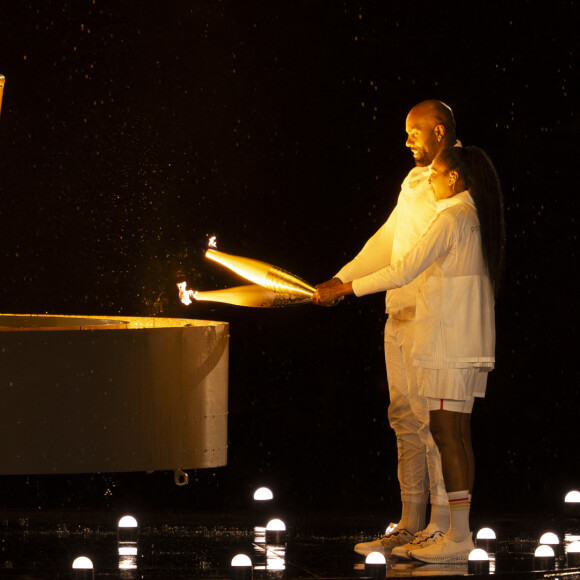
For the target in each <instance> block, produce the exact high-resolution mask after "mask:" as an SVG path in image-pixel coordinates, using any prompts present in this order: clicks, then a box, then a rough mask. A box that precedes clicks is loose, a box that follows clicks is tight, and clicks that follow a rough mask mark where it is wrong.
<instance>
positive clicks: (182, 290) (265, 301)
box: [177, 238, 315, 308]
mask: <svg viewBox="0 0 580 580" xmlns="http://www.w3.org/2000/svg"><path fill="white" fill-rule="evenodd" d="M210 244H211V245H213V244H215V241H214V239H213V238H212V240H210ZM205 256H206V258H209V259H210V260H213V261H214V262H217V263H218V264H221V265H222V266H225V267H226V268H228V269H230V270H232V271H233V272H235V273H236V274H238V275H239V276H241V277H242V278H245V279H246V280H249V281H250V282H253V284H248V285H246V286H237V287H234V288H226V289H224V290H213V291H209V292H201V291H197V290H188V289H187V286H186V283H185V282H181V283H179V284H178V285H177V286H178V288H179V298H180V300H181V301H182V302H183V303H184V304H191V302H192V299H193V300H200V301H211V302H222V303H226V304H234V305H236V306H251V307H255V308H279V307H282V306H290V305H293V304H304V303H306V302H312V298H313V296H314V292H315V289H314V288H313V287H312V286H310V284H308V283H306V282H305V281H304V280H302V279H301V278H298V276H295V275H294V274H291V273H290V272H287V271H286V270H282V269H281V268H278V267H276V266H272V265H271V264H267V263H266V262H261V261H259V260H254V259H252V258H244V257H242V256H233V255H231V254H226V253H224V252H218V251H217V250H216V249H215V247H210V248H209V249H208V250H207V251H206V253H205Z"/></svg>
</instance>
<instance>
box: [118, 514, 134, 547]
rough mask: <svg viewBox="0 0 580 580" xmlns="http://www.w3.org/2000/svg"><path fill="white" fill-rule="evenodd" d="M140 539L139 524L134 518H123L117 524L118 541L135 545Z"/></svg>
mask: <svg viewBox="0 0 580 580" xmlns="http://www.w3.org/2000/svg"><path fill="white" fill-rule="evenodd" d="M138 537H139V524H138V523H137V520H136V519H135V518H134V517H133V516H129V515H127V516H123V517H122V518H121V519H120V520H119V522H118V523H117V540H118V541H119V542H123V543H124V542H128V543H135V542H137V539H138Z"/></svg>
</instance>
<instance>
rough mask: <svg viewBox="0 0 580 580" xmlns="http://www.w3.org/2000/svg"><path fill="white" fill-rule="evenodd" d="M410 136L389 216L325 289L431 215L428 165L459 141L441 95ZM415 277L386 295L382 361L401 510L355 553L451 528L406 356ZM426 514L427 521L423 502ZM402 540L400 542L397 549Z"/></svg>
mask: <svg viewBox="0 0 580 580" xmlns="http://www.w3.org/2000/svg"><path fill="white" fill-rule="evenodd" d="M405 128H406V132H407V135H408V137H407V141H406V143H405V145H406V146H407V147H408V148H409V149H410V150H411V153H412V155H413V158H414V159H415V165H416V167H415V168H413V169H412V170H411V171H410V172H409V174H408V175H407V177H406V178H405V180H404V181H403V184H402V186H401V192H400V195H399V198H398V201H397V205H396V207H395V209H394V210H393V212H392V213H391V215H390V216H389V218H388V220H387V222H386V223H385V224H384V225H383V226H382V227H381V228H380V229H379V230H378V231H377V233H376V234H374V235H373V236H372V237H371V238H370V239H369V240H368V242H367V243H366V244H365V246H364V247H363V249H362V250H361V251H360V253H359V254H358V255H357V256H356V257H355V258H354V259H353V260H352V261H351V262H349V263H348V264H346V265H345V266H344V267H343V268H342V269H341V270H340V272H338V273H337V274H336V276H335V277H334V278H333V279H332V280H329V281H328V282H324V283H323V284H320V285H319V286H317V288H320V289H322V288H325V287H330V286H334V285H337V284H340V283H347V282H352V281H353V280H355V279H358V278H361V277H363V276H365V275H368V274H371V273H373V272H375V271H377V270H379V269H381V268H383V267H385V266H387V265H389V264H391V263H395V262H397V261H398V260H399V259H400V258H401V257H403V256H404V255H405V254H406V253H407V252H408V251H409V250H410V249H411V248H412V247H413V246H414V245H415V243H416V242H417V240H418V239H419V238H420V236H421V235H422V234H423V233H424V231H425V230H426V229H427V227H428V225H429V224H430V223H431V221H432V219H433V218H434V216H435V211H436V204H435V198H434V194H433V190H432V187H431V185H430V184H429V182H428V179H429V165H430V164H431V162H432V161H433V159H434V158H435V156H436V155H437V154H438V153H439V151H440V150H442V149H446V148H448V147H453V146H454V145H456V144H457V143H456V135H455V121H454V118H453V113H452V111H451V109H450V108H449V107H448V106H447V105H445V104H444V103H442V102H440V101H435V100H429V101H423V102H421V103H419V104H418V105H416V106H415V107H413V109H411V111H410V112H409V114H408V116H407V119H406V127H405ZM416 297H417V281H416V280H414V281H413V282H411V283H410V284H407V285H406V286H403V287H402V288H396V289H393V290H389V291H388V292H387V294H386V312H387V314H388V320H387V323H386V327H385V359H386V365H387V379H388V384H389V396H390V405H389V409H388V418H389V423H390V425H391V427H392V428H393V430H394V431H395V434H396V437H397V449H398V478H399V484H400V487H401V503H402V514H401V518H400V520H399V522H398V523H397V524H390V525H389V527H388V528H387V531H386V533H385V535H383V537H382V538H380V539H378V540H374V541H371V542H363V543H360V544H357V545H356V546H355V551H356V552H358V553H360V554H364V555H366V554H369V553H370V552H374V551H382V552H383V553H385V554H386V555H388V554H390V553H391V551H392V550H393V548H395V549H397V550H401V549H402V550H403V551H405V550H406V549H413V548H415V547H419V546H424V545H426V544H428V543H429V542H432V541H434V540H436V539H437V538H438V537H440V536H441V535H442V533H445V532H446V531H447V529H448V527H449V505H448V500H447V495H446V493H445V485H444V483H443V475H442V472H441V458H440V455H439V451H438V450H437V446H436V445H435V442H434V440H433V437H432V436H431V433H430V431H429V410H428V407H427V399H426V398H425V397H422V396H420V395H419V393H418V388H417V377H416V369H415V367H414V366H413V361H412V359H411V349H412V347H413V340H414V329H415V324H414V319H415V306H416ZM429 499H430V503H431V517H430V522H429V525H427V526H426V525H425V524H426V513H427V504H428V503H429ZM399 546H404V547H403V548H398V547H399Z"/></svg>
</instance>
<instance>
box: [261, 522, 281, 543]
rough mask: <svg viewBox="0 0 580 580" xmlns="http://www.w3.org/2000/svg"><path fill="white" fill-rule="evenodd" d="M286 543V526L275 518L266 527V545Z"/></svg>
mask: <svg viewBox="0 0 580 580" xmlns="http://www.w3.org/2000/svg"><path fill="white" fill-rule="evenodd" d="M285 541H286V524H285V523H284V522H283V521H282V520H280V519H278V518H275V519H273V520H270V521H269V522H268V524H267V525H266V543H267V544H283V543H284V542H285Z"/></svg>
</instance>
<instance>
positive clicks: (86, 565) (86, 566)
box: [72, 556, 93, 570]
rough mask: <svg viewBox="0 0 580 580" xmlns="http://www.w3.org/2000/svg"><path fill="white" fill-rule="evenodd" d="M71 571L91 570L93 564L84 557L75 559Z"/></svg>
mask: <svg viewBox="0 0 580 580" xmlns="http://www.w3.org/2000/svg"><path fill="white" fill-rule="evenodd" d="M72 567H73V570H92V569H93V563H92V561H91V559H90V558H87V557H86V556H79V557H78V558H75V561H74V562H73V563H72Z"/></svg>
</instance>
